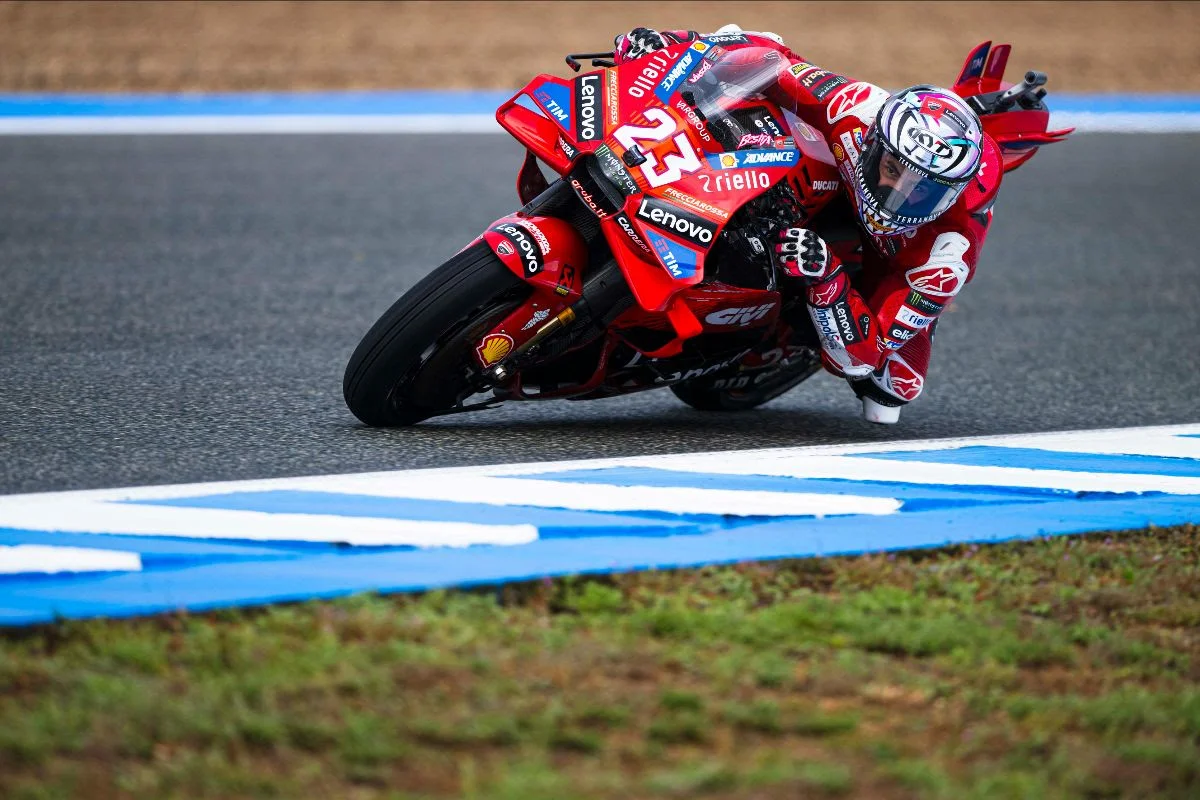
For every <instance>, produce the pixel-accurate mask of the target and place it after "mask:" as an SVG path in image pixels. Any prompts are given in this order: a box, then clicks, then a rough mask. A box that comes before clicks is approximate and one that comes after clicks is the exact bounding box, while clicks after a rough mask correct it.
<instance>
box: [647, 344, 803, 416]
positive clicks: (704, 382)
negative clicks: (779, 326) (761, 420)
mask: <svg viewBox="0 0 1200 800" xmlns="http://www.w3.org/2000/svg"><path fill="white" fill-rule="evenodd" d="M820 369H821V356H820V353H819V352H818V351H816V350H812V349H810V350H806V351H801V352H800V353H798V354H796V355H794V356H792V359H791V360H790V361H789V363H788V364H786V365H784V366H781V367H779V368H777V369H775V370H773V371H762V372H751V373H749V374H747V375H742V376H740V378H739V376H737V375H734V376H732V377H730V376H726V377H720V376H718V375H711V376H710V375H705V376H704V377H702V378H693V379H692V380H690V381H684V382H683V383H676V384H672V385H671V391H672V392H674V393H675V396H676V397H678V398H679V399H680V400H682V401H683V402H685V403H687V404H688V405H689V406H691V407H692V408H695V409H697V410H699V411H748V410H750V409H752V408H757V407H758V406H761V405H762V404H763V403H766V402H768V401H770V400H774V399H775V398H776V397H779V396H780V395H782V394H784V393H786V392H788V391H790V390H791V389H793V388H795V387H796V386H799V385H800V384H801V383H803V382H804V381H805V380H807V379H808V378H810V377H812V375H813V374H815V373H816V372H818V371H819V370H820ZM756 378H757V379H758V380H757V381H756V380H755V379H756ZM740 379H745V382H746V385H745V386H738V383H739V380H740Z"/></svg>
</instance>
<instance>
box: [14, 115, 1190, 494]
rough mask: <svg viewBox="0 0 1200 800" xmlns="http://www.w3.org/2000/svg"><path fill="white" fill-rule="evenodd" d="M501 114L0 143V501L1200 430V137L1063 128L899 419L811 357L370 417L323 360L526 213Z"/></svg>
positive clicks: (996, 235)
mask: <svg viewBox="0 0 1200 800" xmlns="http://www.w3.org/2000/svg"><path fill="white" fill-rule="evenodd" d="M519 157H520V151H519V148H518V146H517V145H516V144H515V143H514V142H513V141H511V140H510V139H508V138H507V137H503V136H497V135H464V136H440V135H427V136H417V135H404V136H366V135H362V136H112V137H107V136H93V137H87V136H80V137H45V138H37V137H8V138H5V139H3V140H2V141H0V175H2V176H3V189H2V190H0V493H12V492H26V491H45V490H59V489H83V488H100V487H114V486H126V485H129V486H132V485H142V484H154V483H175V482H191V481H211V480H231V479H242V478H267V477H282V476H290V475H311V474H321V473H335V472H361V471H372V470H384V469H401V468H413V467H434V466H454V465H466V464H489V463H503V462H512V461H540V460H548V459H562V458H587V457H593V456H595V457H600V456H619V455H637V454H649V453H673V452H687V451H696V450H722V449H740V448H749V447H766V446H785V445H803V444H828V443H841V442H865V441H878V440H885V439H913V438H926V437H947V436H966V435H980V434H999V433H1020V432H1031V431H1044V430H1070V429H1081V428H1097V427H1115V426H1135V425H1152V424H1171V423H1186V422H1196V421H1197V420H1198V419H1200V370H1198V369H1197V366H1198V364H1200V357H1198V356H1197V349H1196V341H1197V336H1198V334H1200V314H1198V312H1197V309H1198V308H1200V264H1198V258H1197V255H1196V242H1197V239H1196V233H1195V231H1196V213H1197V210H1198V209H1200V202H1198V201H1197V194H1196V189H1195V183H1196V176H1197V175H1200V136H1196V135H1174V134H1165V135H1155V136H1142V135H1136V136H1135V135H1104V134H1091V135H1085V136H1078V137H1076V138H1075V139H1073V140H1071V141H1070V142H1069V143H1067V144H1063V145H1057V146H1054V147H1049V148H1045V149H1043V151H1042V152H1041V153H1039V154H1038V156H1037V157H1036V158H1035V159H1034V161H1033V162H1032V163H1030V164H1029V165H1028V166H1025V167H1023V168H1022V169H1021V170H1020V171H1018V172H1016V173H1013V174H1012V175H1009V176H1008V178H1007V179H1006V181H1005V187H1004V188H1003V189H1002V191H1001V196H1000V200H999V203H998V206H997V211H996V216H995V222H994V224H993V227H992V231H991V234H990V237H989V241H988V246H987V248H986V250H985V253H984V256H983V260H982V263H981V265H980V268H979V271H978V274H977V277H976V279H975V281H974V282H973V283H972V284H971V285H970V286H969V287H968V288H967V289H966V290H965V292H964V293H963V295H962V296H961V297H960V298H959V300H958V301H957V302H956V304H955V307H954V309H953V310H952V311H951V312H948V314H947V315H946V317H945V318H944V320H943V322H942V323H941V324H940V325H939V328H938V338H937V343H936V345H935V350H934V364H933V368H932V373H931V375H930V378H929V381H928V383H927V387H926V391H925V394H924V396H922V397H921V398H920V399H919V400H918V401H917V402H916V403H915V404H913V405H912V406H910V407H909V408H907V409H906V410H905V412H904V415H903V417H902V419H901V422H900V424H899V425H897V426H894V427H889V428H882V427H876V426H871V425H869V424H868V423H865V422H862V421H861V420H860V419H859V418H858V416H857V403H856V402H855V400H854V398H853V395H852V394H851V393H850V392H849V390H848V389H847V388H846V387H845V385H844V384H842V383H840V382H838V381H836V380H835V379H833V378H832V377H829V376H826V375H821V376H818V377H815V378H813V379H812V380H810V381H809V382H808V383H806V384H804V385H802V386H801V387H799V388H797V389H795V390H793V391H792V392H790V393H789V394H788V395H786V396H784V397H783V398H780V399H778V400H776V401H774V402H772V403H770V404H768V405H767V406H764V407H762V408H760V409H757V410H755V411H752V412H747V413H742V414H733V415H723V414H712V413H701V412H697V411H693V410H691V409H689V408H688V407H686V406H684V405H683V404H682V403H681V402H679V401H678V400H676V399H675V397H674V396H673V395H672V394H670V393H669V392H668V391H666V390H659V391H653V392H647V393H643V394H639V395H632V396H629V397H625V398H613V399H609V400H603V401H597V402H588V403H575V402H569V401H554V402H550V403H525V404H518V403H510V404H507V405H505V406H502V407H501V408H499V409H495V410H491V411H485V412H482V413H479V414H476V415H462V416H455V417H448V418H443V419H441V420H434V421H430V422H427V423H424V424H422V425H419V426H417V427H415V428H409V429H401V430H372V429H368V428H365V427H364V426H362V425H360V424H359V423H358V422H357V420H355V419H354V418H353V417H352V416H351V414H350V413H349V411H347V410H346V408H345V406H344V404H343V401H342V397H341V378H342V370H343V368H344V366H345V363H346V360H347V358H348V357H349V355H350V353H351V351H352V350H353V348H354V347H355V345H356V344H357V343H358V340H359V337H360V336H361V335H362V334H363V333H364V332H365V331H366V329H367V328H368V327H369V326H370V324H371V323H372V322H373V321H374V320H375V318H376V317H377V316H378V315H379V314H380V313H382V311H383V310H384V309H385V308H386V307H387V306H388V305H389V304H390V303H391V302H392V301H393V300H394V298H395V297H397V296H398V295H399V294H401V293H402V292H403V291H405V289H407V288H408V287H409V286H411V285H412V284H413V283H414V282H415V281H416V280H418V279H419V278H420V277H421V276H422V275H423V274H425V272H427V271H428V270H429V269H430V268H432V267H433V266H434V265H436V264H438V263H439V262H441V261H443V260H445V258H447V257H448V256H449V255H450V254H452V253H453V252H454V251H455V250H457V249H458V248H459V247H460V246H461V245H462V244H464V243H465V242H466V241H468V240H469V239H471V238H472V237H473V236H474V235H475V234H476V233H478V232H479V231H480V230H482V229H483V228H484V227H485V226H486V225H487V224H488V223H489V222H491V221H492V220H493V219H495V218H496V217H499V216H501V215H503V214H504V213H506V212H508V211H510V210H511V209H512V208H514V207H515V206H516V205H517V202H516V199H515V194H514V190H513V183H514V181H513V178H514V175H515V172H516V167H517V165H518V163H519Z"/></svg>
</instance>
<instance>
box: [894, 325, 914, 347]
mask: <svg viewBox="0 0 1200 800" xmlns="http://www.w3.org/2000/svg"><path fill="white" fill-rule="evenodd" d="M916 335H917V331H914V330H913V329H912V328H906V327H904V326H903V325H901V324H900V323H899V322H897V323H896V324H894V325H892V327H890V328H888V332H887V338H889V339H891V340H892V341H894V342H899V343H900V346H901V347H903V346H904V342H907V341H908V340H909V339H911V338H913V337H914V336H916ZM892 349H895V350H899V349H900V348H899V347H896V348H892Z"/></svg>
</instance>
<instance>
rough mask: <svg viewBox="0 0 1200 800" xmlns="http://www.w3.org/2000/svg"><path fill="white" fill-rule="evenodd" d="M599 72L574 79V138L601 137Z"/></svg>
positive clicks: (594, 138)
mask: <svg viewBox="0 0 1200 800" xmlns="http://www.w3.org/2000/svg"><path fill="white" fill-rule="evenodd" d="M600 86H601V82H600V73H598V72H593V73H591V74H589V75H581V76H579V77H578V78H576V79H575V138H576V139H578V140H579V141H581V142H594V141H596V140H597V139H600V138H601V130H600V124H601V120H600V98H601V95H602V91H601V88H600Z"/></svg>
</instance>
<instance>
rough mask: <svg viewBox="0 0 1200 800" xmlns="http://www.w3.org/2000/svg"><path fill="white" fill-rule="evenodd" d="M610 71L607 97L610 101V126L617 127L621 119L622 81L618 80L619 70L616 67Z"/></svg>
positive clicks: (608, 71)
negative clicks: (620, 88) (620, 89)
mask: <svg viewBox="0 0 1200 800" xmlns="http://www.w3.org/2000/svg"><path fill="white" fill-rule="evenodd" d="M607 73H608V97H607V98H605V99H606V100H607V102H608V127H610V128H615V127H617V123H618V122H620V121H621V110H620V103H619V98H620V91H619V87H620V83H619V82H618V81H617V71H616V70H615V69H610V70H607Z"/></svg>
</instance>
